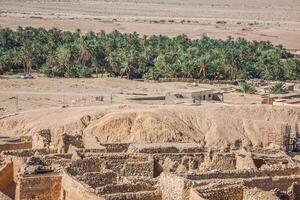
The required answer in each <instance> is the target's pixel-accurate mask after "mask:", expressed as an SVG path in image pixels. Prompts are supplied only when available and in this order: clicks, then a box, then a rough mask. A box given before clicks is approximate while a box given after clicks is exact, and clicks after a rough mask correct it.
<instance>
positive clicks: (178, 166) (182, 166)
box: [153, 153, 205, 177]
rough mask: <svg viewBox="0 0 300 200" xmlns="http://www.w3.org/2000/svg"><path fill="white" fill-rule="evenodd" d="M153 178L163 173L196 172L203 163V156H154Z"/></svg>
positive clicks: (191, 154)
mask: <svg viewBox="0 0 300 200" xmlns="http://www.w3.org/2000/svg"><path fill="white" fill-rule="evenodd" d="M153 158H154V160H155V162H154V176H155V177H157V176H158V175H160V173H162V172H163V171H166V172H182V170H183V171H188V170H197V169H199V167H200V166H201V165H202V164H203V163H204V160H205V155H204V154H202V153H199V154H193V153H179V154H154V155H153Z"/></svg>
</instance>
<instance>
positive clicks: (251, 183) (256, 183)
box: [244, 176, 300, 191]
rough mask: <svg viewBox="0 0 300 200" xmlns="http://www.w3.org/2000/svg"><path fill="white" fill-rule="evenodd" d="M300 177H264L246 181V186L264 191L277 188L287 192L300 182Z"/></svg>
mask: <svg viewBox="0 0 300 200" xmlns="http://www.w3.org/2000/svg"><path fill="white" fill-rule="evenodd" d="M299 181H300V176H282V177H264V178H255V179H250V180H245V181H244V183H245V186H246V187H248V188H254V187H256V188H259V189H261V190H264V191H270V190H273V189H274V188H277V189H279V190H281V191H287V190H288V188H289V187H290V186H292V184H293V183H294V182H299Z"/></svg>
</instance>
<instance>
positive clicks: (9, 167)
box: [0, 162, 14, 191]
mask: <svg viewBox="0 0 300 200" xmlns="http://www.w3.org/2000/svg"><path fill="white" fill-rule="evenodd" d="M13 173H14V170H13V163H12V162H7V163H6V164H5V165H3V166H2V167H1V168H0V191H3V190H4V189H5V188H7V186H9V185H10V184H11V183H12V182H13V178H14V174H13Z"/></svg>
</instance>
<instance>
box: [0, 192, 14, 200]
mask: <svg viewBox="0 0 300 200" xmlns="http://www.w3.org/2000/svg"><path fill="white" fill-rule="evenodd" d="M0 199H1V200H12V199H11V198H10V197H8V196H6V195H5V194H3V193H2V192H1V191H0Z"/></svg>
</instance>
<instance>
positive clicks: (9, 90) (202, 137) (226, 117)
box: [0, 74, 300, 148]
mask: <svg viewBox="0 0 300 200" xmlns="http://www.w3.org/2000/svg"><path fill="white" fill-rule="evenodd" d="M34 77H35V78H34V79H31V80H23V79H20V78H18V77H17V76H6V77H5V76H4V77H3V76H2V77H0V102H1V105H0V109H1V110H0V135H33V134H35V133H36V132H37V131H39V130H42V129H50V130H51V134H52V136H53V145H54V146H55V145H57V144H58V143H59V141H60V140H61V136H62V134H63V133H68V134H74V135H75V134H80V135H82V136H83V138H84V141H85V147H86V148H95V147H96V146H97V143H98V141H100V142H101V143H111V142H136V143H143V142H172V141H184V142H200V143H203V144H206V145H207V146H208V147H220V148H223V147H224V146H227V145H237V144H238V145H241V144H245V145H249V144H251V143H252V144H253V145H260V144H261V143H262V144H263V145H268V144H269V143H270V142H274V143H276V141H277V140H279V139H278V138H280V137H281V133H282V130H283V129H284V127H286V126H287V125H291V126H292V127H294V126H295V124H297V123H299V121H300V108H299V107H293V106H269V105H261V104H260V101H261V97H260V96H259V95H241V94H239V93H235V92H228V93H225V103H204V102H202V105H188V104H186V105H182V104H176V105H174V104H173V105H171V104H167V103H166V102H165V101H143V102H137V101H132V100H128V99H127V98H128V97H133V96H138V97H140V96H160V95H165V94H166V93H167V92H170V91H176V90H178V89H181V90H182V89H185V90H197V89H203V88H209V89H214V90H216V91H217V90H223V91H234V89H235V87H234V86H232V85H207V84H199V85H196V86H195V85H194V84H191V83H179V82H176V83H153V82H140V81H130V80H126V79H118V78H89V79H60V78H45V77H43V76H42V75H40V74H34ZM133 94H134V95H133ZM111 95H112V102H111ZM99 96H103V97H104V101H96V97H99ZM15 97H17V99H18V101H16V99H15ZM254 104H255V105H254ZM16 107H18V109H19V111H18V113H17V114H15V111H16Z"/></svg>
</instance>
